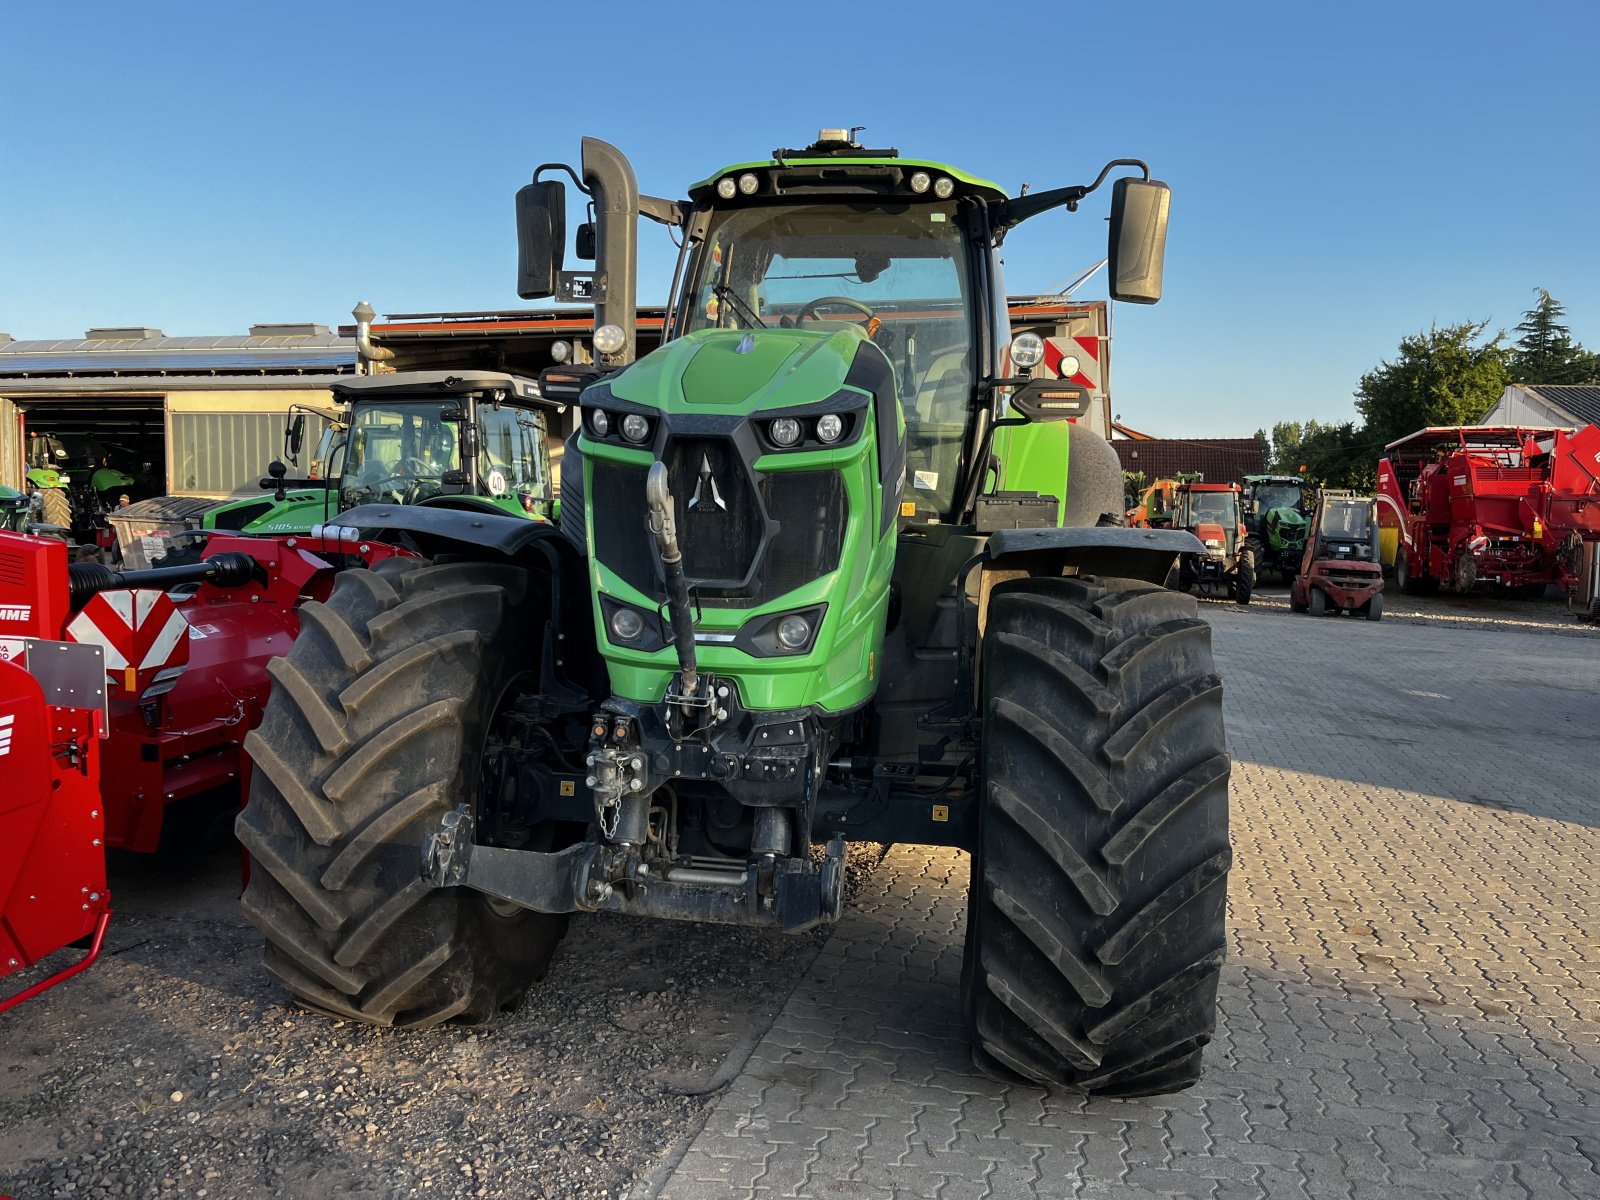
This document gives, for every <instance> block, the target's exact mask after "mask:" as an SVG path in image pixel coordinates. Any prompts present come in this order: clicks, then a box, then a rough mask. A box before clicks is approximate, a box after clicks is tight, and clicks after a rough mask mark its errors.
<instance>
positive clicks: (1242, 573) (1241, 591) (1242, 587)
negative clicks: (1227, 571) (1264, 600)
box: [1233, 551, 1256, 605]
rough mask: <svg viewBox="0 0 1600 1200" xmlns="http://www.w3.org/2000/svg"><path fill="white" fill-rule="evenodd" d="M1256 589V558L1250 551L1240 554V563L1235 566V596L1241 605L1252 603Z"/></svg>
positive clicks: (1235, 599)
mask: <svg viewBox="0 0 1600 1200" xmlns="http://www.w3.org/2000/svg"><path fill="white" fill-rule="evenodd" d="M1255 590H1256V560H1255V556H1254V555H1253V554H1251V553H1250V552H1249V551H1246V552H1245V553H1243V554H1241V555H1239V564H1238V566H1236V567H1234V579H1233V598H1234V601H1235V602H1236V603H1238V604H1240V605H1247V604H1249V603H1250V597H1251V595H1252V594H1253V593H1254V592H1255Z"/></svg>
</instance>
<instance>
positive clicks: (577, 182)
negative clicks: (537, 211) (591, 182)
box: [533, 163, 594, 196]
mask: <svg viewBox="0 0 1600 1200" xmlns="http://www.w3.org/2000/svg"><path fill="white" fill-rule="evenodd" d="M545 171H565V172H566V173H567V178H569V179H571V180H572V185H573V186H574V187H576V188H577V189H578V190H579V191H580V192H582V193H583V194H584V195H585V196H593V195H594V193H593V192H592V191H590V190H589V189H588V188H586V187H585V186H584V185H583V180H581V179H579V178H578V173H577V172H576V171H574V170H573V169H572V168H571V167H569V166H567V164H566V163H540V164H539V165H538V166H537V167H535V168H534V169H533V182H534V183H538V182H539V176H540V174H541V173H542V172H545Z"/></svg>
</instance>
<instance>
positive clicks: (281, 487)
mask: <svg viewBox="0 0 1600 1200" xmlns="http://www.w3.org/2000/svg"><path fill="white" fill-rule="evenodd" d="M332 390H333V395H334V399H335V401H337V403H338V405H339V407H338V408H337V409H336V410H333V411H321V410H316V409H310V410H307V411H309V412H312V413H314V414H315V415H318V416H320V417H322V418H323V420H324V421H326V422H327V425H326V428H325V430H324V432H323V435H322V440H321V443H320V446H319V448H318V450H317V452H316V454H315V455H314V456H313V458H312V463H313V467H314V468H315V469H316V473H317V474H318V476H319V477H318V478H302V479H291V478H289V477H288V468H287V467H285V466H284V464H283V463H281V462H274V463H272V464H271V465H270V466H268V468H267V472H268V476H267V478H265V479H263V480H262V481H261V486H262V487H264V488H271V489H272V491H273V494H272V496H270V497H266V496H263V497H260V498H259V499H249V500H236V501H234V502H232V503H230V504H224V505H222V506H220V507H218V508H216V509H213V510H212V511H211V512H209V513H207V514H206V516H205V519H204V522H203V527H204V528H205V529H208V530H210V529H227V530H233V531H236V532H239V533H250V534H262V535H266V536H278V535H283V534H294V533H309V532H310V531H311V529H312V528H313V527H315V526H317V525H324V524H329V523H332V522H334V521H336V520H337V518H338V517H339V514H340V513H342V512H344V511H345V510H346V509H350V508H355V507H357V506H359V505H363V504H431V505H438V506H444V507H448V508H467V509H476V510H480V511H484V512H493V513H499V514H505V515H508V516H516V517H521V518H523V519H528V518H532V519H535V520H544V521H548V520H551V519H552V518H553V515H554V514H553V512H552V508H553V506H554V495H553V493H552V490H551V486H550V451H549V448H548V445H547V443H546V440H545V428H546V426H545V415H544V413H545V410H547V409H550V408H552V407H556V406H553V405H551V404H549V403H548V402H546V401H544V400H543V398H542V397H541V396H540V394H539V389H538V385H537V384H536V383H535V382H534V381H533V380H531V379H524V378H521V377H519V376H515V375H507V374H504V373H502V372H498V371H468V370H463V371H454V372H452V371H409V372H398V373H394V374H387V375H364V376H359V377H356V378H353V379H346V380H343V381H341V382H338V383H335V384H334V385H333V387H332ZM306 415H307V413H306V412H304V411H302V412H296V413H293V414H292V415H291V417H290V421H289V424H288V427H287V428H286V429H285V431H284V457H285V458H288V459H290V460H291V461H294V460H296V459H298V457H299V454H300V451H301V449H302V446H303V442H304V437H305V418H306Z"/></svg>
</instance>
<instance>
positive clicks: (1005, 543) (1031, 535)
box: [985, 525, 1205, 583]
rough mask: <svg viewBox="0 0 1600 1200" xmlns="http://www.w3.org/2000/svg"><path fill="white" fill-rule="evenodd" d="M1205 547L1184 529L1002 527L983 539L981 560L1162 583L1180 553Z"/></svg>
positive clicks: (1028, 569) (1036, 570) (1041, 571)
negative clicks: (983, 557)
mask: <svg viewBox="0 0 1600 1200" xmlns="http://www.w3.org/2000/svg"><path fill="white" fill-rule="evenodd" d="M1204 550H1205V547H1204V546H1203V545H1201V544H1200V539H1199V538H1197V537H1195V536H1194V534H1192V533H1190V532H1188V531H1187V530H1184V529H1126V528H1123V527H1121V526H1117V525H1094V526H1085V527H1074V528H1069V529H1002V530H1000V531H999V532H998V533H995V534H992V535H991V536H990V538H989V546H988V550H987V551H986V552H985V558H986V560H987V562H989V563H994V564H995V565H996V566H997V567H998V568H999V569H1000V570H1005V571H1011V570H1020V571H1022V572H1024V573H1026V574H1030V575H1059V574H1061V571H1062V569H1063V568H1065V567H1076V568H1077V569H1078V570H1079V571H1080V572H1081V573H1083V574H1085V575H1112V576H1119V577H1122V578H1125V579H1143V580H1147V581H1149V582H1151V583H1165V582H1166V578H1167V573H1168V572H1169V571H1171V570H1172V564H1173V562H1174V561H1175V560H1176V559H1177V557H1178V555H1180V554H1199V553H1202V552H1203V551H1204Z"/></svg>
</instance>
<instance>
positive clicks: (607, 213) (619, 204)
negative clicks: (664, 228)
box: [583, 137, 639, 364]
mask: <svg viewBox="0 0 1600 1200" xmlns="http://www.w3.org/2000/svg"><path fill="white" fill-rule="evenodd" d="M583 182H584V183H585V184H587V185H588V187H589V188H590V189H591V190H592V191H593V193H594V215H595V223H596V224H597V226H598V229H597V230H596V233H597V235H598V237H597V241H598V243H599V245H598V246H597V247H596V250H597V252H598V254H597V259H596V262H595V267H596V268H597V274H598V276H599V278H598V282H599V284H600V298H599V299H598V300H596V301H595V306H594V325H595V328H596V329H598V328H600V326H602V325H615V326H617V328H619V329H621V330H622V333H623V336H624V337H625V338H626V340H625V341H624V342H623V344H622V349H621V350H619V351H618V352H617V353H616V354H612V355H610V356H608V357H609V361H611V362H613V363H617V364H623V363H630V362H632V361H633V358H634V354H635V353H636V351H637V348H638V343H637V340H636V332H637V330H636V325H637V315H638V314H637V310H636V308H635V305H634V293H635V291H636V290H637V286H638V271H639V182H638V180H637V178H636V177H635V176H634V173H633V165H632V164H631V163H630V162H628V159H627V156H626V155H624V154H623V153H622V151H620V150H618V149H617V148H616V147H615V146H613V145H612V144H611V143H610V142H602V141H601V140H600V139H599V138H591V137H586V138H584V139H583Z"/></svg>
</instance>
